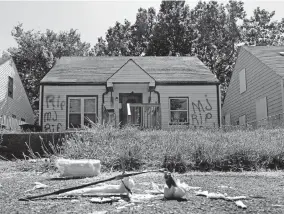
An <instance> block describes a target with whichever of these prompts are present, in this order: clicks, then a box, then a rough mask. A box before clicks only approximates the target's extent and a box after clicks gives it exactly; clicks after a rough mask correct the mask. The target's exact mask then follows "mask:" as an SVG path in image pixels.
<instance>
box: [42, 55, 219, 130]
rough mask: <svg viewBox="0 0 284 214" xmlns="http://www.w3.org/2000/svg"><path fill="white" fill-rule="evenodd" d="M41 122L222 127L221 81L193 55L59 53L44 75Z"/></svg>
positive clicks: (62, 126) (53, 125)
mask: <svg viewBox="0 0 284 214" xmlns="http://www.w3.org/2000/svg"><path fill="white" fill-rule="evenodd" d="M40 116H41V117H40V124H41V125H42V127H43V131H52V132H53V131H63V130H66V129H72V128H81V127H83V125H89V120H88V119H86V118H89V119H90V120H91V121H94V122H101V123H106V122H108V123H111V124H113V125H116V126H118V125H122V126H123V125H126V124H134V125H137V126H140V127H142V128H162V129H169V128H174V127H177V126H178V127H187V126H215V127H218V126H219V125H220V118H221V114H220V90H219V82H218V80H217V79H216V77H215V76H214V75H213V74H212V72H211V71H210V70H209V69H208V68H207V67H206V66H205V65H204V64H203V63H202V62H201V61H200V60H199V59H198V58H196V57H63V58H61V59H60V60H59V61H58V62H57V63H56V65H55V66H54V67H53V68H52V69H51V70H50V71H49V73H48V74H47V75H46V76H45V77H44V78H43V79H42V81H41V87H40Z"/></svg>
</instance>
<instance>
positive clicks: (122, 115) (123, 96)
mask: <svg viewBox="0 0 284 214" xmlns="http://www.w3.org/2000/svg"><path fill="white" fill-rule="evenodd" d="M119 103H121V108H120V110H119V122H120V124H121V125H122V126H123V125H125V124H127V103H142V93H120V94H119Z"/></svg>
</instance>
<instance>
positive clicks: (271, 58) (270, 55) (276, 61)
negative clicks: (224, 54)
mask: <svg viewBox="0 0 284 214" xmlns="http://www.w3.org/2000/svg"><path fill="white" fill-rule="evenodd" d="M243 48H245V49H246V50H247V51H249V52H250V53H251V54H253V55H254V56H256V57H257V58H258V59H259V60H260V61H261V62H263V63H264V64H266V65H267V66H268V67H270V68H271V69H273V70H274V71H275V72H276V73H277V74H278V75H280V76H281V77H284V56H281V55H280V54H279V52H284V46H243Z"/></svg>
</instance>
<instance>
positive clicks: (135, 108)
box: [103, 103, 161, 129]
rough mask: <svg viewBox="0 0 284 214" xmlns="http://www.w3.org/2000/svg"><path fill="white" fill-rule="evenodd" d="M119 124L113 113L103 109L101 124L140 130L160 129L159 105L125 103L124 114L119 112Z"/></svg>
mask: <svg viewBox="0 0 284 214" xmlns="http://www.w3.org/2000/svg"><path fill="white" fill-rule="evenodd" d="M118 117H119V118H120V120H119V124H116V121H117V115H116V114H115V112H114V111H109V110H107V109H106V108H104V111H103V123H104V124H111V125H114V126H120V127H123V126H128V125H129V126H136V127H139V128H141V129H161V105H160V104H158V103H157V104H156V103H126V114H124V111H123V109H121V111H120V115H118Z"/></svg>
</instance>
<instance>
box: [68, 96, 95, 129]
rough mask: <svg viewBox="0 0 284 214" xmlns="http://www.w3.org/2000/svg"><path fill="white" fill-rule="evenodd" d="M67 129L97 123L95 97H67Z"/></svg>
mask: <svg viewBox="0 0 284 214" xmlns="http://www.w3.org/2000/svg"><path fill="white" fill-rule="evenodd" d="M68 102H69V109H68V111H69V112H68V117H69V118H68V128H82V127H83V126H90V120H91V121H92V122H96V121H97V98H96V97H69V100H68Z"/></svg>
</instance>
